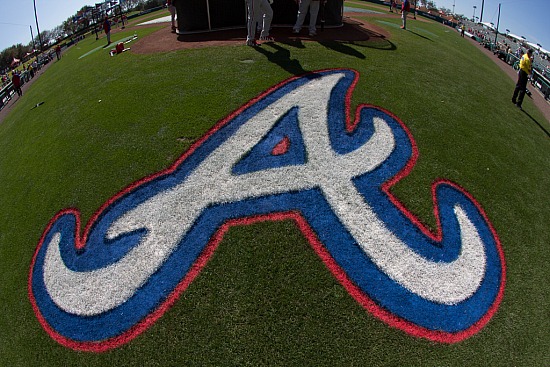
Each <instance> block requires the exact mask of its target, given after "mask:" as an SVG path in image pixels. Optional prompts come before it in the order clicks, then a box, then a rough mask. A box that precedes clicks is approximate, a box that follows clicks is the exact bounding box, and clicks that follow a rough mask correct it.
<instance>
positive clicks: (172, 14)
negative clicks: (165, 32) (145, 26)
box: [168, 0, 176, 33]
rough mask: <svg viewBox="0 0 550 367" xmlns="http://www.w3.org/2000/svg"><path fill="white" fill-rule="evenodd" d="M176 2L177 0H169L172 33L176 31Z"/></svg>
mask: <svg viewBox="0 0 550 367" xmlns="http://www.w3.org/2000/svg"><path fill="white" fill-rule="evenodd" d="M175 3H176V1H175V0H168V11H170V22H171V23H172V33H176V7H175V6H174V5H175Z"/></svg>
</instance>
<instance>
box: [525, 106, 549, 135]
mask: <svg viewBox="0 0 550 367" xmlns="http://www.w3.org/2000/svg"><path fill="white" fill-rule="evenodd" d="M522 111H523V113H524V114H526V115H527V117H529V118H530V119H531V121H533V122H534V123H535V124H537V125H538V126H539V127H540V129H541V130H542V131H543V132H544V133H545V134H546V136H547V137H549V138H550V133H549V132H548V130H546V129H545V128H544V127H543V126H542V125H541V124H540V122H538V121H537V120H535V119H534V118H533V116H531V115H530V114H529V113H528V112H527V111H525V110H522Z"/></svg>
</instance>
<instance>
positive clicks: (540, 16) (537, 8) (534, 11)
mask: <svg viewBox="0 0 550 367" xmlns="http://www.w3.org/2000/svg"><path fill="white" fill-rule="evenodd" d="M433 1H435V4H436V5H437V6H438V7H445V8H447V9H450V10H453V4H454V5H455V7H454V10H455V13H457V14H463V15H464V16H466V17H468V18H472V16H473V15H474V6H476V9H475V15H476V17H479V16H480V15H481V4H482V0H433ZM498 4H501V6H500V25H499V27H498V30H499V31H501V32H505V31H506V29H509V30H510V32H511V33H513V34H516V35H518V36H525V38H527V40H529V41H531V42H533V43H540V44H541V45H542V47H544V48H545V49H546V50H550V8H549V7H548V6H549V5H550V2H549V0H485V4H484V6H483V22H488V23H491V22H492V23H494V24H495V26H496V24H497V19H498Z"/></svg>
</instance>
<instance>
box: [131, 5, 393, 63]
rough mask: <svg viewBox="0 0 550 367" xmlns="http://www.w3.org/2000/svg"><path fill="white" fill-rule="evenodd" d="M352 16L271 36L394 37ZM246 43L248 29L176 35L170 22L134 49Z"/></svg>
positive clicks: (364, 39) (278, 30)
mask: <svg viewBox="0 0 550 367" xmlns="http://www.w3.org/2000/svg"><path fill="white" fill-rule="evenodd" d="M349 15H350V17H346V18H345V19H344V24H343V26H342V27H337V28H325V30H324V31H321V30H320V29H318V30H317V36H315V37H309V36H308V35H307V29H302V33H301V34H299V35H295V34H292V28H291V27H274V28H273V29H272V30H271V36H273V38H275V41H277V42H282V43H290V42H296V41H302V42H329V41H333V42H343V43H357V42H360V43H365V42H373V43H375V42H384V41H387V40H388V39H389V38H390V34H389V32H387V31H386V30H384V29H383V28H381V27H378V26H375V25H373V24H371V23H367V22H363V21H361V20H358V19H356V18H353V16H354V15H357V16H364V15H365V14H362V13H360V14H355V13H349ZM245 42H246V29H244V28H241V29H225V30H220V31H212V32H204V33H195V34H183V35H176V34H174V33H172V32H171V31H170V25H169V24H167V25H166V27H164V28H162V29H160V30H159V31H157V32H154V33H152V34H150V35H148V36H146V37H143V38H141V39H140V40H138V41H137V42H136V43H135V44H134V45H132V52H134V53H136V54H151V53H156V52H167V51H173V50H183V49H192V48H202V47H216V46H232V45H239V46H241V45H244V44H245Z"/></svg>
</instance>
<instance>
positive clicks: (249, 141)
mask: <svg viewBox="0 0 550 367" xmlns="http://www.w3.org/2000/svg"><path fill="white" fill-rule="evenodd" d="M357 78H358V75H357V73H356V72H354V71H352V70H328V71H322V72H316V73H312V74H309V75H306V76H302V77H298V78H293V79H290V80H288V81H286V82H283V83H281V84H280V85H278V86H276V87H274V88H272V89H270V90H268V91H267V92H265V93H264V94H262V95H260V96H259V97H257V98H256V99H254V100H252V101H251V102H249V103H248V104H247V105H245V106H244V107H242V108H240V109H239V110H238V111H236V112H234V113H233V114H231V115H230V116H229V117H227V118H226V119H224V120H223V121H221V122H219V123H218V124H217V125H216V126H215V127H214V128H213V129H212V130H211V131H209V132H208V133H207V134H206V135H205V136H204V137H203V138H201V139H200V140H199V141H198V142H197V143H196V144H195V145H194V146H193V147H192V148H191V149H190V150H189V151H188V152H186V153H185V154H184V155H183V156H182V157H180V159H179V160H178V161H177V162H176V163H175V164H174V165H172V166H171V167H170V168H168V169H167V170H165V171H162V172H159V173H157V174H155V175H153V176H150V177H146V178H144V179H142V180H140V181H138V182H136V183H134V184H132V185H131V186H129V187H128V188H126V189H125V190H123V191H121V193H119V194H118V195H116V196H115V197H113V198H112V199H111V200H109V201H108V202H106V203H105V204H104V205H103V206H102V207H101V208H99V209H98V211H97V212H96V214H95V215H94V216H93V218H92V219H91V220H90V222H89V223H88V225H87V226H86V227H85V228H84V231H83V234H82V235H81V234H80V233H81V229H80V214H79V213H78V212H77V211H76V210H73V209H68V210H64V211H62V212H60V213H58V214H57V215H56V216H55V217H54V218H53V219H52V220H51V221H50V223H49V225H48V226H47V228H46V230H45V231H44V234H43V235H42V238H41V239H40V241H39V244H38V246H37V249H36V252H35V255H34V257H33V260H32V264H31V269H30V275H29V297H30V300H31V303H32V304H33V308H34V311H35V313H36V315H37V317H38V319H39V320H40V322H41V324H42V326H43V327H44V329H45V330H46V331H47V332H48V333H49V334H50V335H51V336H52V337H53V338H54V339H55V340H57V341H58V342H59V343H61V344H63V345H65V346H68V347H71V348H74V349H79V350H89V351H103V350H107V349H110V348H114V347H116V346H119V345H121V344H123V343H126V342H128V341H129V340H131V339H132V338H134V337H135V336H137V335H138V334H139V333H141V332H143V331H144V330H146V329H147V328H148V327H149V326H150V325H151V324H152V323H154V322H155V321H156V320H157V319H158V318H159V317H161V316H162V314H163V313H164V312H165V311H166V310H167V309H168V308H169V307H170V306H171V305H173V304H174V302H176V300H177V299H178V297H179V296H180V295H181V293H182V292H184V291H185V290H186V289H187V287H188V285H189V284H190V283H191V282H192V281H193V279H194V278H195V277H196V276H197V275H198V274H199V272H200V271H201V269H202V268H203V267H204V266H205V264H206V263H207V261H208V259H209V258H210V256H211V255H212V253H213V252H214V251H215V249H216V247H217V245H218V244H219V242H220V241H221V239H222V237H223V235H224V233H225V232H226V231H227V229H228V228H229V227H230V226H232V225H235V224H243V223H251V222H257V221H265V220H282V219H293V220H294V221H295V222H296V223H297V225H298V227H299V228H300V229H301V230H302V232H303V233H304V235H305V236H306V238H307V239H308V241H309V242H310V244H311V246H312V247H313V249H314V250H315V252H316V253H317V254H318V255H319V256H320V258H321V259H322V260H323V262H324V263H325V264H326V266H327V267H328V269H329V270H330V271H331V272H332V274H333V275H334V276H335V277H336V278H337V279H338V280H339V282H340V283H341V284H342V285H343V286H344V287H345V288H346V289H347V290H348V292H349V293H350V294H351V295H352V296H353V297H354V298H355V299H356V300H357V301H358V302H359V303H360V304H361V305H363V306H364V307H365V308H366V309H367V310H368V311H369V312H371V313H372V314H374V315H375V316H376V317H378V318H380V319H381V320H382V321H384V322H386V323H388V324H389V325H391V326H393V327H396V328H399V329H401V330H404V331H405V332H407V333H409V334H411V335H414V336H418V337H423V338H428V339H430V340H434V341H439V342H444V343H452V342H457V341H460V340H463V339H465V338H467V337H469V336H471V335H473V334H474V333H476V332H478V331H479V330H480V329H481V328H482V327H483V326H484V325H485V324H486V323H487V322H488V321H489V319H490V318H491V317H492V315H493V314H494V313H495V312H496V310H497V308H498V305H499V304H500V301H501V298H502V295H503V291H504V284H505V263H504V256H503V252H502V248H501V245H500V242H499V239H498V236H497V234H496V232H495V230H494V229H493V227H492V225H491V223H490V222H489V220H488V218H487V216H486V215H485V213H484V211H483V209H482V208H481V207H480V205H479V204H478V203H477V202H476V201H475V200H474V199H473V197H472V196H471V195H469V194H468V193H467V192H466V191H465V190H463V189H462V188H460V187H459V186H458V185H456V184H454V183H451V182H448V181H445V180H439V181H437V182H435V183H434V185H433V188H432V192H433V197H434V213H435V216H436V218H437V221H438V230H437V233H435V234H434V233H431V232H430V231H429V230H428V229H427V228H426V227H424V226H423V225H422V224H421V223H420V221H419V220H418V219H417V218H416V217H414V216H413V215H412V214H411V213H410V212H409V211H408V210H407V209H406V208H405V207H404V206H403V205H402V204H401V203H400V202H399V201H398V200H397V199H396V198H395V197H394V196H393V195H392V194H391V193H390V188H391V186H393V185H394V184H395V183H396V182H397V181H398V180H400V179H401V178H402V177H404V176H406V175H407V174H408V173H409V172H410V171H411V169H412V167H413V165H414V163H415V161H416V159H417V156H418V152H417V149H416V145H415V143H414V140H413V138H412V136H411V135H410V133H409V131H408V130H407V128H406V127H405V125H404V124H403V123H402V122H401V121H399V119H398V118H397V117H396V116H394V115H392V114H391V113H389V112H387V111H385V110H383V109H381V108H378V107H374V106H369V105H362V106H360V107H359V108H358V109H357V111H356V114H355V117H351V116H350V101H351V93H352V91H353V87H354V86H355V83H356V82H357Z"/></svg>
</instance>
